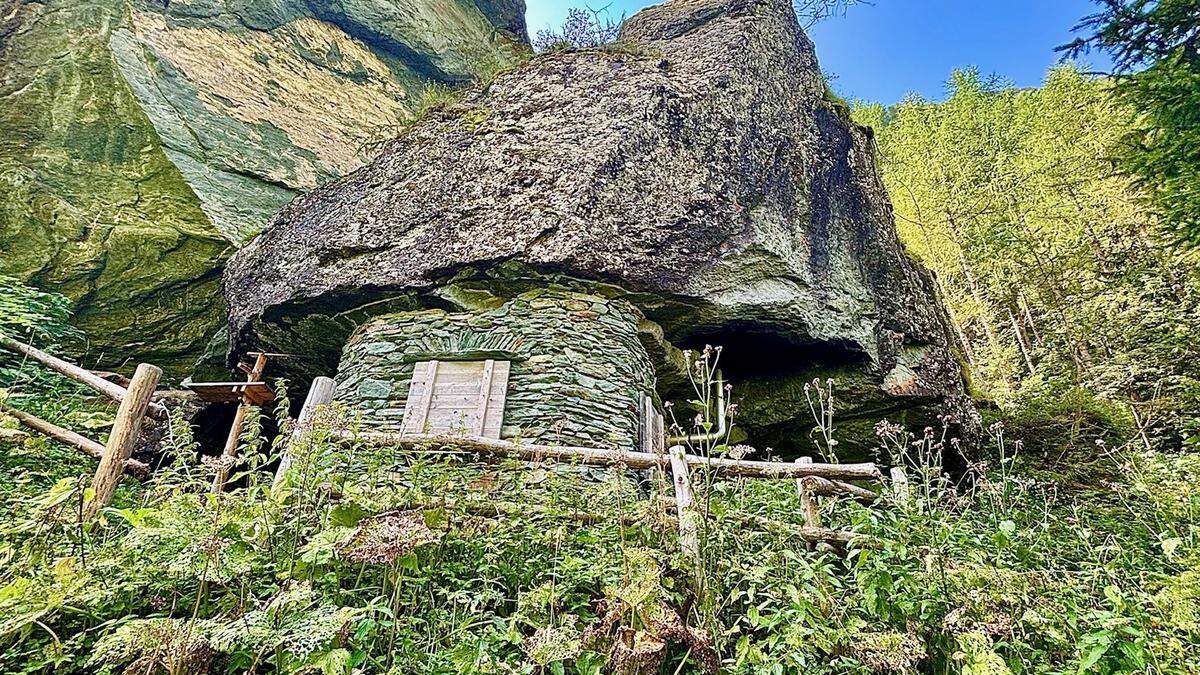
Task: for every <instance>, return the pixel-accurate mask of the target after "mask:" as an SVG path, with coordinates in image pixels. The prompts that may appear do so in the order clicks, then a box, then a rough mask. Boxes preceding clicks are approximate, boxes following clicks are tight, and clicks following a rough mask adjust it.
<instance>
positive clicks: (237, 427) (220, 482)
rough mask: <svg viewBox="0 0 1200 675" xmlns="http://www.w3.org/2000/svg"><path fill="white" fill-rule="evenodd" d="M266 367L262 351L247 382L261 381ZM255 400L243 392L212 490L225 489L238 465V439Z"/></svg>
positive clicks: (247, 372)
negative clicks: (234, 468) (230, 475)
mask: <svg viewBox="0 0 1200 675" xmlns="http://www.w3.org/2000/svg"><path fill="white" fill-rule="evenodd" d="M239 365H240V364H239ZM266 369H267V355H266V354H262V353H260V354H258V355H257V356H256V357H255V359H254V366H253V367H252V368H250V369H248V370H246V384H247V385H249V384H252V383H255V382H259V381H260V380H261V379H262V375H263V372H264V371H265V370H266ZM255 400H256V399H254V398H253V397H251V396H250V394H249V392H247V391H243V392H242V397H241V401H240V402H239V403H238V407H237V412H235V413H234V414H233V422H232V423H230V425H229V436H227V437H226V438H225V449H224V450H223V451H222V452H221V462H220V463H219V464H217V473H216V475H215V476H213V484H212V492H222V491H224V490H225V483H226V481H228V480H229V474H230V473H232V472H233V467H234V466H236V465H237V456H238V441H239V440H241V437H242V427H243V426H245V424H246V415H249V414H250V409H251V407H252V406H253V404H254V401H255Z"/></svg>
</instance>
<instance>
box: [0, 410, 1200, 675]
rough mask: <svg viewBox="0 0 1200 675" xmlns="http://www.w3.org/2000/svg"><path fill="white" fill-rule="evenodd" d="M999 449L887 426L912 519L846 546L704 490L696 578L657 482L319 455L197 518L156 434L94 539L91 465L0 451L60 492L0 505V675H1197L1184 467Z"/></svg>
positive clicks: (884, 440) (1199, 603) (184, 467)
mask: <svg viewBox="0 0 1200 675" xmlns="http://www.w3.org/2000/svg"><path fill="white" fill-rule="evenodd" d="M253 431H254V430H253V429H252V430H251V433H250V439H249V441H248V442H249V443H251V444H252V445H254V444H259V443H261V441H260V440H259V439H257V438H255V437H254V436H255V435H254V433H253ZM993 432H994V434H993V441H994V448H993V452H992V454H993V459H992V462H991V464H990V465H983V464H981V465H979V466H977V467H975V468H974V470H973V472H972V473H971V474H970V475H969V476H967V477H966V478H964V479H963V480H962V481H959V482H957V483H955V484H951V483H950V482H949V481H948V479H946V478H945V477H943V476H941V475H940V474H939V473H938V472H937V471H935V470H932V469H930V468H929V467H931V466H933V465H935V464H936V463H937V459H938V458H937V453H938V451H939V449H940V447H941V445H940V442H939V440H938V439H936V438H934V437H932V436H930V437H926V438H924V439H912V438H906V437H905V436H904V435H903V432H902V431H900V430H899V429H898V428H896V427H891V426H889V425H881V426H880V434H881V450H886V453H885V454H884V456H894V457H895V458H896V459H897V460H898V461H904V462H905V463H906V464H908V466H909V469H910V476H911V479H912V485H911V489H910V493H909V496H908V498H899V499H898V498H894V497H889V498H887V499H884V500H881V501H879V502H878V503H876V504H874V505H871V506H864V505H859V504H856V503H853V502H849V501H846V500H841V501H836V502H831V500H824V501H825V503H824V505H823V514H822V515H823V518H824V519H825V521H826V522H827V523H828V524H830V525H832V526H834V527H838V528H841V529H845V530H850V531H853V532H856V533H858V534H859V535H860V536H859V537H858V538H857V539H855V540H854V541H853V543H851V544H850V545H848V546H847V547H846V549H845V550H834V549H831V548H828V547H827V546H824V545H820V546H818V547H817V548H816V549H815V550H810V549H809V547H808V546H806V545H805V543H804V542H803V541H801V540H800V539H799V538H798V537H797V536H796V534H797V528H798V526H799V525H800V524H801V522H802V520H801V517H800V513H801V509H800V504H799V501H798V498H797V496H796V491H795V486H794V485H793V484H792V483H791V482H790V481H759V480H750V479H740V480H726V481H719V480H714V479H712V478H711V477H707V476H698V477H697V483H698V498H699V501H700V505H701V508H702V510H703V511H705V512H706V513H707V518H706V519H705V520H704V522H705V526H704V527H703V529H702V532H701V544H702V550H703V554H702V558H703V559H702V560H701V561H700V562H699V563H696V562H692V561H689V560H688V559H686V558H685V557H683V555H682V554H681V553H680V552H679V551H680V549H679V539H678V530H677V524H676V522H675V521H674V519H673V517H672V514H671V513H670V511H669V509H667V508H665V507H664V502H670V501H671V500H670V491H671V488H670V486H669V485H668V484H666V483H664V481H662V480H661V478H656V477H639V476H637V475H635V474H632V473H629V472H623V471H603V470H597V469H585V468H583V467H577V466H571V465H564V464H553V463H541V464H534V465H529V464H522V463H515V462H512V463H481V462H479V461H478V460H477V458H474V457H471V456H465V455H457V454H426V455H422V456H421V457H419V458H418V457H416V456H409V457H399V458H398V457H395V456H386V455H384V454H380V453H378V452H374V451H368V450H367V449H366V448H363V447H358V446H357V445H355V444H353V443H350V444H346V443H342V444H339V445H337V446H336V447H335V444H334V443H333V442H332V441H330V439H329V438H328V437H327V435H326V434H325V433H323V432H318V433H317V434H315V435H313V436H311V437H310V441H309V443H308V444H306V445H305V446H304V447H303V448H302V449H301V450H300V452H299V457H298V461H297V462H296V464H295V465H294V466H293V468H292V470H291V472H290V473H289V474H288V476H287V478H286V480H285V481H284V482H283V483H282V484H281V485H280V486H278V487H277V488H273V487H272V486H271V475H270V474H269V473H267V472H266V471H265V470H262V469H261V468H259V467H256V466H251V467H249V468H248V469H246V471H245V472H244V473H243V475H242V478H241V482H240V485H241V487H240V488H239V489H237V490H235V491H233V492H231V493H229V494H225V495H211V494H208V492H207V490H208V487H209V485H210V482H211V476H212V470H213V467H212V466H211V465H207V464H205V463H203V462H197V461H196V459H195V456H194V454H192V452H191V450H192V449H191V448H189V447H187V446H188V443H187V441H186V440H184V437H183V436H182V435H178V436H176V438H177V439H178V440H177V444H178V446H179V447H176V448H175V451H176V453H177V454H178V457H179V460H178V464H177V465H175V466H174V467H170V468H168V469H166V470H163V471H160V472H159V473H158V475H157V477H156V478H155V479H154V480H153V481H151V482H149V483H147V484H146V485H145V486H144V487H143V488H141V489H139V490H129V491H125V492H123V493H121V494H120V495H119V496H118V499H117V501H116V504H115V508H111V509H109V510H107V511H106V512H105V513H104V521H105V522H104V523H103V525H102V526H101V527H98V528H96V529H93V530H88V529H86V528H80V527H79V526H78V524H77V523H78V521H77V513H78V508H77V505H78V502H79V500H80V498H81V495H80V492H79V486H80V485H81V484H82V483H81V481H80V480H79V479H78V478H77V476H79V475H86V471H87V469H86V462H82V463H81V462H79V461H78V460H76V459H74V458H68V457H65V456H64V455H63V451H61V450H58V449H55V448H54V447H53V446H50V445H48V444H45V443H43V442H41V441H33V440H31V439H26V440H23V441H22V440H13V439H9V440H7V441H0V443H4V444H5V446H4V447H5V449H4V450H3V451H2V454H0V461H3V462H4V463H5V467H4V469H5V471H6V473H7V475H8V476H10V477H14V476H15V477H17V479H18V481H20V480H21V478H20V476H22V475H23V474H24V473H25V472H29V471H32V473H33V474H34V475H38V472H37V470H36V469H34V468H33V467H36V466H38V465H39V464H41V465H55V466H57V467H58V469H57V471H59V472H60V474H61V480H58V481H57V482H55V483H54V484H53V485H49V484H48V481H49V479H50V478H52V477H53V476H44V477H38V478H36V479H30V480H28V481H26V483H23V484H21V486H18V487H8V488H6V490H7V491H6V493H5V496H4V499H5V504H4V506H5V508H4V516H3V518H4V521H3V524H2V527H3V530H2V532H3V535H2V536H3V547H4V548H3V551H4V554H3V555H4V566H3V573H2V574H3V576H2V578H0V641H2V644H0V647H2V650H0V671H3V672H6V673H32V672H62V673H70V672H81V673H82V672H89V673H90V672H131V673H199V672H214V673H224V672H227V673H243V672H255V673H267V672H320V673H352V672H361V673H384V672H387V673H510V672H513V673H520V672H524V673H540V672H548V673H596V672H626V673H633V672H641V673H657V672H662V673H675V672H704V671H708V672H715V671H716V670H717V669H719V670H720V671H721V672H735V673H785V672H804V673H820V672H829V673H889V672H897V673H898V672H932V673H951V672H953V673H959V672H962V673H1006V672H1010V671H1011V672H1037V673H1066V672H1071V673H1076V672H1106V673H1143V672H1151V673H1188V672H1196V670H1195V665H1194V664H1196V663H1200V642H1198V638H1200V541H1198V538H1200V535H1198V529H1197V523H1198V522H1200V497H1198V496H1197V493H1196V491H1195V490H1194V489H1193V486H1194V485H1195V484H1196V483H1197V481H1198V480H1200V457H1197V456H1196V455H1191V454H1177V455H1161V454H1152V453H1140V454H1139V453H1133V452H1130V451H1121V452H1117V451H1110V450H1107V449H1105V448H1104V447H1101V448H1100V449H1099V450H1098V454H1097V459H1096V460H1095V461H1097V462H1108V463H1109V464H1110V466H1109V467H1108V471H1107V472H1106V473H1107V474H1108V475H1112V476H1118V477H1119V478H1118V479H1116V480H1112V481H1107V482H1105V483H1104V484H1094V485H1093V486H1092V487H1091V488H1090V489H1088V490H1086V491H1076V492H1066V491H1060V490H1059V488H1058V486H1057V481H1056V480H1055V479H1054V477H1053V476H1047V475H1041V476H1039V478H1038V479H1036V480H1035V479H1033V478H1030V477H1029V474H1028V473H1027V472H1023V471H1021V470H1020V469H1019V468H1018V467H1019V465H1020V464H1021V458H1020V457H1017V458H1015V459H1014V458H1013V457H1011V456H1010V455H1011V450H1012V446H1011V444H1008V443H1006V442H1005V441H1004V439H1003V436H1002V434H1000V433H999V430H998V429H993ZM249 450H253V451H254V452H253V453H252V454H258V455H263V456H266V455H269V454H271V452H270V451H271V449H270V448H263V447H255V448H248V451H249ZM35 458H36V459H35ZM401 465H402V466H401ZM263 466H265V465H263ZM126 482H130V481H126Z"/></svg>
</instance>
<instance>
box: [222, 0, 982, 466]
mask: <svg viewBox="0 0 1200 675" xmlns="http://www.w3.org/2000/svg"><path fill="white" fill-rule="evenodd" d="M846 112H847V111H846V110H845V109H844V107H843V106H841V105H839V104H838V103H837V102H836V101H834V100H832V97H831V95H829V94H828V92H827V89H826V87H825V84H824V81H823V79H822V77H821V74H820V71H819V69H818V66H817V63H816V59H815V56H814V52H813V47H812V44H811V43H810V42H809V40H808V39H807V37H805V35H804V34H803V32H802V31H801V29H800V27H799V26H798V24H797V22H796V18H795V15H794V13H793V10H792V8H791V3H790V2H789V1H788V0H672V1H670V2H667V3H665V4H663V5H660V6H657V7H652V8H650V9H646V10H643V11H642V12H640V13H638V14H637V15H635V16H634V17H632V18H631V19H630V20H629V21H627V22H626V24H625V26H624V27H623V29H622V33H621V39H620V42H619V44H618V45H616V46H613V47H610V48H605V49H598V50H584V51H568V52H561V53H553V54H548V55H543V56H540V57H538V58H535V59H534V60H533V61H532V62H530V63H528V64H526V65H525V66H523V67H520V68H518V69H516V70H514V71H512V72H508V73H505V74H502V75H501V76H499V77H498V78H497V79H496V80H495V81H494V82H493V83H491V84H490V85H489V86H488V87H486V88H485V89H483V90H482V91H478V92H475V93H474V94H472V95H470V96H468V97H466V98H465V99H464V100H462V101H461V102H459V103H457V104H455V105H451V106H448V107H445V108H443V109H440V110H438V111H436V112H435V113H434V114H431V115H430V116H428V118H427V119H425V120H423V121H422V122H421V123H420V124H417V125H415V126H414V127H412V128H411V129H409V130H408V131H407V132H406V133H404V134H403V135H402V136H401V137H400V138H398V139H396V140H395V141H394V142H392V143H391V144H390V145H388V147H387V148H386V149H385V151H384V152H383V153H382V154H381V156H380V157H379V158H378V159H376V160H375V161H373V162H372V163H371V164H369V165H368V166H366V167H364V168H362V169H360V170H358V171H356V172H354V173H353V174H351V175H349V176H347V177H346V178H344V179H342V180H340V181H337V182H336V183H333V184H330V185H328V186H326V187H324V188H322V189H319V190H316V191H314V192H312V193H310V194H307V195H305V196H303V197H301V198H298V199H296V200H295V201H293V202H291V203H290V204H289V205H288V206H287V207H285V208H284V209H283V210H282V211H281V212H280V214H279V215H278V216H277V217H276V218H275V220H274V221H273V222H272V224H271V225H270V226H269V227H268V229H267V230H266V231H265V232H264V233H263V234H262V235H261V236H260V237H258V239H256V240H255V241H254V242H253V243H251V244H250V245H249V246H248V247H247V248H246V249H244V250H242V251H240V252H239V253H238V254H237V255H236V256H235V257H234V259H233V260H232V261H231V262H230V264H229V267H228V270H227V272H226V277H225V293H226V296H227V298H228V300H229V304H230V316H229V325H230V330H231V341H232V343H231V344H232V350H233V351H234V352H238V351H241V350H244V349H247V348H248V347H249V346H252V345H261V346H266V345H271V346H272V348H275V349H282V350H284V351H295V350H296V349H297V348H299V346H300V345H307V346H305V347H303V348H304V349H307V350H309V351H317V350H319V349H322V348H324V349H328V348H329V345H330V344H333V343H336V342H337V339H338V338H335V337H333V336H334V335H335V334H337V331H338V330H342V331H344V333H343V336H342V338H341V339H344V335H347V334H348V332H349V330H350V327H351V324H352V322H353V321H357V320H360V319H361V317H362V316H364V315H369V314H371V313H373V312H379V311H382V308H383V307H387V306H394V305H400V306H404V307H406V308H409V309H412V308H419V307H444V306H451V307H459V306H464V304H463V303H462V302H460V298H462V297H464V294H469V293H475V292H484V291H486V292H488V293H492V294H498V295H502V296H506V297H512V296H514V295H515V294H517V293H519V292H521V291H522V290H523V289H528V288H531V287H537V286H539V285H545V284H546V283H547V282H548V281H552V282H554V283H556V284H568V285H570V284H575V285H577V286H579V287H581V288H586V289H589V292H596V293H601V294H605V295H608V296H610V297H615V296H620V297H623V298H625V299H626V300H628V301H629V302H631V303H632V304H633V305H634V306H636V307H637V308H638V309H639V310H640V311H641V312H642V313H643V314H644V315H645V317H646V319H647V320H646V321H645V322H644V323H645V325H644V326H643V332H644V340H645V341H646V342H647V343H648V344H654V343H657V345H658V347H657V348H651V349H650V352H651V353H652V354H654V353H657V354H658V355H659V358H658V363H656V364H655V365H656V369H657V373H658V380H659V390H660V393H662V394H663V395H664V396H666V397H670V396H671V395H672V394H675V393H679V392H678V390H677V383H678V382H680V378H679V372H678V363H679V361H680V359H679V358H678V351H677V348H688V347H699V346H703V345H704V344H705V343H712V344H722V345H724V346H725V348H726V349H725V355H724V356H723V358H724V359H725V361H724V365H725V370H726V375H727V377H728V378H729V379H730V380H732V381H733V382H734V383H735V386H736V385H741V386H742V389H741V391H742V395H741V398H742V401H743V403H744V404H745V405H743V410H744V411H746V412H745V414H744V415H743V420H742V421H743V426H744V427H748V428H749V431H750V432H751V435H754V436H756V437H757V438H759V439H766V440H768V441H770V442H773V443H777V444H778V445H777V446H776V447H780V446H787V445H789V444H790V445H792V446H794V447H796V448H797V449H800V448H801V447H802V446H804V445H805V444H807V440H806V439H805V438H804V431H805V430H806V429H807V428H811V426H812V422H811V419H810V417H809V407H808V403H807V401H806V400H805V397H804V391H803V386H802V383H803V382H805V381H808V380H810V379H812V377H814V376H824V375H827V374H828V375H832V374H836V375H837V376H838V379H839V387H849V388H850V391H851V392H852V396H851V397H849V400H848V402H847V404H844V405H843V404H839V410H838V415H839V419H849V418H858V419H860V420H861V421H863V422H864V423H866V424H863V425H859V426H860V429H859V431H861V432H862V433H860V434H859V435H860V436H863V442H864V443H866V442H868V441H867V440H866V436H869V428H870V423H873V421H875V420H877V419H878V418H879V417H883V416H891V417H893V418H895V417H896V416H897V415H899V416H901V417H903V416H904V415H905V414H910V415H911V414H913V412H912V411H916V417H913V418H912V419H911V421H913V422H918V418H919V422H920V423H925V421H926V420H928V419H929V418H930V417H931V416H932V413H933V412H934V411H936V410H946V411H948V412H954V413H957V414H958V415H959V416H960V417H962V418H964V419H965V420H966V421H967V424H968V426H971V425H972V424H973V420H974V412H973V410H972V409H971V407H970V403H969V400H968V398H967V396H966V393H965V383H964V379H963V375H962V369H961V367H960V365H959V363H958V361H957V344H956V343H955V342H954V338H953V337H952V334H951V331H950V329H949V325H948V318H947V315H946V313H945V311H944V309H943V307H942V305H941V303H940V302H939V300H938V298H937V297H936V295H935V290H934V285H933V284H932V283H931V279H930V277H929V275H928V273H927V272H925V271H924V270H922V269H920V268H919V267H918V266H917V264H915V263H914V262H913V260H912V259H911V258H910V257H909V256H908V255H907V253H906V252H905V251H904V250H903V247H902V246H901V244H900V243H899V241H898V239H897V236H896V233H895V230H894V227H893V222H892V212H891V206H890V203H889V201H888V198H887V195H886V194H885V192H884V189H883V187H882V185H881V183H880V180H879V176H878V174H877V172H876V169H875V165H874V160H873V156H872V152H873V146H872V141H871V139H870V137H869V134H868V132H867V131H866V130H864V129H861V128H858V127H856V126H855V125H854V124H852V123H851V122H850V121H849V120H848V115H847V114H846ZM314 326H321V328H320V329H319V330H317V329H314ZM339 326H340V327H341V328H340V329H339V328H338V327H339ZM318 333H319V334H320V336H321V339H324V340H325V341H326V342H325V343H324V347H319V346H318V345H316V343H314V342H312V339H313V336H314V335H315V334H318ZM320 359H325V360H324V361H322V360H320ZM328 359H329V357H325V356H321V357H319V359H318V360H317V361H314V362H313V364H314V366H319V365H321V364H324V366H325V367H328V363H329V361H328ZM333 361H336V357H333ZM842 391H844V389H842ZM734 398H735V399H737V398H739V395H738V393H737V392H735V395H734ZM842 400H845V398H843V399H842ZM905 411H908V412H905ZM843 416H845V417H843ZM847 426H850V425H847ZM968 432H969V430H968ZM848 433H852V432H851V431H849V430H848ZM809 447H810V448H811V446H809Z"/></svg>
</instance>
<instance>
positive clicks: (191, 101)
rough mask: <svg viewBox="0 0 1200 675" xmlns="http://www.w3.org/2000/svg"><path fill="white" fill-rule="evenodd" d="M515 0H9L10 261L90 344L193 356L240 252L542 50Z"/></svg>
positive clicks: (147, 356) (1, 105) (3, 102)
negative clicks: (285, 212) (406, 135)
mask: <svg viewBox="0 0 1200 675" xmlns="http://www.w3.org/2000/svg"><path fill="white" fill-rule="evenodd" d="M523 13H524V7H523V3H522V2H520V0H494V1H493V0H240V1H234V0H91V1H89V2H78V1H75V0H47V1H46V2H24V1H22V0H0V16H2V17H3V19H0V22H2V23H0V58H2V59H3V63H4V68H3V76H2V78H0V251H3V255H0V274H6V275H10V276H15V277H18V278H20V279H21V280H23V281H27V282H30V283H32V284H34V285H37V286H40V287H43V288H47V289H51V290H59V291H62V292H65V293H66V294H67V295H68V296H70V297H71V298H72V299H73V300H75V302H76V318H77V322H78V324H79V325H80V326H81V327H82V328H83V329H84V331H85V332H86V333H87V335H88V337H89V347H90V349H89V353H88V355H87V357H88V360H89V361H92V362H99V363H103V364H113V363H119V362H121V361H123V360H124V359H127V358H130V357H135V358H140V359H144V360H152V361H155V362H156V363H160V364H162V365H164V366H167V367H171V368H174V369H175V370H180V369H182V368H183V367H184V366H185V365H186V364H188V363H190V361H191V360H193V359H194V358H195V356H197V355H198V354H199V353H200V352H202V351H203V348H204V346H205V345H206V343H207V342H208V340H209V339H210V338H211V337H212V335H213V333H214V332H215V331H216V330H217V329H219V328H220V326H221V325H222V323H223V318H224V315H225V311H224V307H223V303H222V301H221V296H220V293H219V291H218V285H219V281H220V275H221V267H222V264H223V262H224V260H225V259H226V258H227V257H228V255H229V254H230V253H231V252H232V251H233V250H235V248H236V247H237V246H239V245H241V244H242V243H244V242H245V241H246V240H247V239H248V238H250V237H251V236H253V235H254V234H256V233H258V232H259V231H260V230H261V229H262V227H263V226H264V225H265V224H266V222H267V221H268V219H269V218H270V217H271V216H272V215H273V214H274V213H275V211H276V210H278V208H279V207H280V206H282V205H283V204H285V203H287V202H288V201H290V200H291V199H292V198H293V197H295V196H296V195H297V194H300V193H302V192H304V191H307V190H311V189H313V188H315V187H317V186H319V185H321V184H322V183H325V182H327V181H329V180H332V179H334V178H336V177H338V176H341V175H344V174H345V173H347V172H349V171H352V170H354V169H356V168H358V167H359V166H361V165H362V164H363V163H364V162H365V161H366V160H368V159H369V158H370V157H372V156H373V155H374V153H375V152H376V151H377V149H378V148H379V145H380V142H381V141H383V140H386V139H388V138H390V137H391V136H393V135H394V134H395V133H396V131H395V130H396V129H397V128H399V126H401V125H402V124H404V123H406V122H407V121H408V120H410V119H411V118H412V116H413V115H414V113H415V112H416V111H417V110H418V109H419V108H420V107H421V106H422V105H423V100H424V98H425V92H426V90H427V88H428V87H429V85H430V83H436V84H438V85H441V86H448V87H455V86H459V85H462V84H464V83H466V82H468V81H470V80H472V79H473V78H474V77H475V76H476V74H478V73H485V72H491V71H493V70H494V69H496V68H498V67H502V66H504V65H506V64H508V63H510V62H512V61H514V60H515V59H516V58H517V57H518V55H519V54H522V53H524V51H525V50H526V49H527V46H526V41H527V36H526V35H525V31H524V25H523V18H522V17H523Z"/></svg>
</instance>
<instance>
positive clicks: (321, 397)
mask: <svg viewBox="0 0 1200 675" xmlns="http://www.w3.org/2000/svg"><path fill="white" fill-rule="evenodd" d="M336 388H337V383H335V382H334V381H333V379H332V378H328V377H318V378H316V379H315V380H313V382H312V386H310V387H309V388H308V397H307V398H305V399H304V407H303V408H301V409H300V417H299V418H298V419H297V420H296V426H295V428H293V429H292V437H291V438H290V439H288V445H287V447H286V448H285V449H284V451H283V456H282V457H280V458H279V468H278V469H276V470H275V482H274V484H273V485H274V487H279V484H280V483H282V482H283V477H284V475H286V474H287V472H288V469H289V468H291V466H292V462H293V460H294V459H295V457H294V456H293V449H294V448H296V447H298V446H299V444H300V443H301V442H302V441H303V440H304V436H305V435H306V434H308V432H309V431H310V430H311V429H312V426H313V424H314V423H315V422H316V420H317V414H318V412H319V411H320V409H321V408H323V407H325V406H327V405H329V404H330V403H333V392H334V390H335V389H336Z"/></svg>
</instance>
